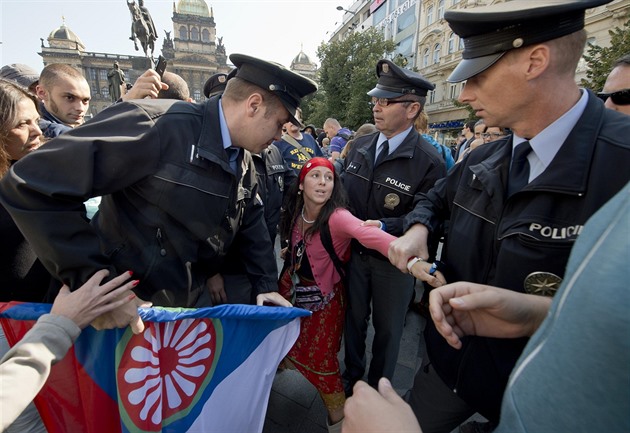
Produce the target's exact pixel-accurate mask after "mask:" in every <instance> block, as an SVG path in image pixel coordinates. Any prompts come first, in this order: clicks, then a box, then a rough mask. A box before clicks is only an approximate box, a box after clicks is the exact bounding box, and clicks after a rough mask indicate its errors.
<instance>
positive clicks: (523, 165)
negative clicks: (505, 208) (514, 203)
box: [508, 141, 532, 197]
mask: <svg viewBox="0 0 630 433" xmlns="http://www.w3.org/2000/svg"><path fill="white" fill-rule="evenodd" d="M531 151H532V146H531V145H530V144H529V141H524V142H522V143H521V144H519V145H518V146H516V148H515V149H514V156H513V157H512V168H510V177H509V180H508V197H509V196H511V195H512V194H514V193H515V192H517V191H520V190H521V189H523V187H525V185H527V183H528V181H529V161H528V160H527V155H529V152H531Z"/></svg>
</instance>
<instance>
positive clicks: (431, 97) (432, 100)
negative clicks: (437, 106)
mask: <svg viewBox="0 0 630 433" xmlns="http://www.w3.org/2000/svg"><path fill="white" fill-rule="evenodd" d="M427 96H428V99H429V104H434V103H435V90H430V91H429V93H428V95H427Z"/></svg>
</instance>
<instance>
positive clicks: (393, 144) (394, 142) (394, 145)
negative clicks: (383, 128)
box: [376, 125, 413, 154]
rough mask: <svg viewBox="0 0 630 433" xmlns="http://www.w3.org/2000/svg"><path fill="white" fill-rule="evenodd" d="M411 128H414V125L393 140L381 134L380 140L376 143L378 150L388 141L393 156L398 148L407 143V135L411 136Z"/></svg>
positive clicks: (379, 135)
mask: <svg viewBox="0 0 630 433" xmlns="http://www.w3.org/2000/svg"><path fill="white" fill-rule="evenodd" d="M411 128H413V125H411V126H410V127H409V128H407V129H405V130H404V131H403V132H400V133H398V134H396V135H394V136H393V137H392V138H387V137H385V135H383V133H382V132H381V133H379V134H378V140H377V141H376V145H377V148H378V147H380V145H381V144H383V142H384V141H387V142H389V153H390V154H391V153H392V152H393V151H395V150H396V149H397V148H398V146H400V145H401V144H402V142H403V141H405V138H407V135H408V134H409V131H411Z"/></svg>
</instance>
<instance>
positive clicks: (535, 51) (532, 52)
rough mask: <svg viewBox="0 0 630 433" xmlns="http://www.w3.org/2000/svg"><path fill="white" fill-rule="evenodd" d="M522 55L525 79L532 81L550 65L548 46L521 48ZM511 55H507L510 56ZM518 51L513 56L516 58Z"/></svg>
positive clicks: (539, 45)
mask: <svg viewBox="0 0 630 433" xmlns="http://www.w3.org/2000/svg"><path fill="white" fill-rule="evenodd" d="M520 51H522V52H523V54H524V55H525V56H526V57H525V59H523V60H524V61H526V62H527V63H526V65H525V66H526V67H527V70H526V71H523V73H525V74H526V77H527V79H529V80H533V79H535V78H538V77H539V76H540V75H541V74H542V73H543V72H545V71H546V70H547V69H548V68H549V65H550V63H549V62H550V57H551V49H550V47H549V45H548V44H538V45H534V46H532V47H525V48H521V50H520ZM510 54H512V53H507V54H506V55H510ZM519 54H520V53H519V50H515V51H514V53H513V55H516V56H518V55H519Z"/></svg>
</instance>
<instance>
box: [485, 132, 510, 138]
mask: <svg viewBox="0 0 630 433" xmlns="http://www.w3.org/2000/svg"><path fill="white" fill-rule="evenodd" d="M481 136H482V137H483V138H490V137H493V138H499V137H504V136H505V134H502V133H500V132H484V133H483V134H481Z"/></svg>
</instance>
